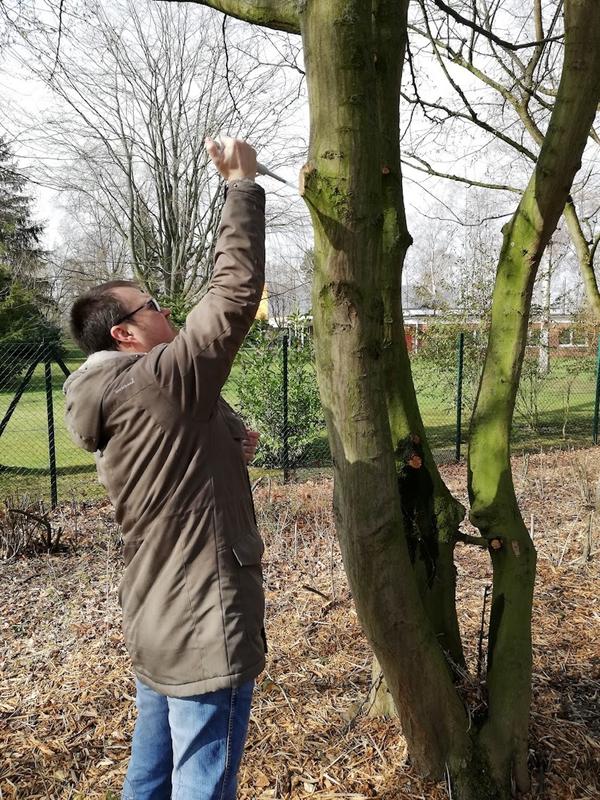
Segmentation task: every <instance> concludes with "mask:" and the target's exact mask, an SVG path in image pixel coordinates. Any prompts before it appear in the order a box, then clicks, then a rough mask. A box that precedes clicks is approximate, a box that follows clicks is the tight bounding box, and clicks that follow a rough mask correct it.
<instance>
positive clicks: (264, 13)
mask: <svg viewBox="0 0 600 800" xmlns="http://www.w3.org/2000/svg"><path fill="white" fill-rule="evenodd" d="M167 2H171V3H174V2H180V0H167ZM193 2H197V3H198V4H199V5H203V6H210V8H214V9H215V10H216V11H221V12H223V14H227V15H228V16H230V17H235V18H236V19H241V20H243V21H244V22H251V23H252V24H253V25H260V26H261V27H263V28H272V29H273V30H277V31H287V33H300V16H299V8H300V7H301V6H302V3H301V2H300V0H206V2H204V0H193Z"/></svg>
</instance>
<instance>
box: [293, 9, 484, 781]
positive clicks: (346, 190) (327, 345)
mask: <svg viewBox="0 0 600 800" xmlns="http://www.w3.org/2000/svg"><path fill="white" fill-rule="evenodd" d="M380 7H381V6H380ZM371 29H372V19H371V8H370V4H369V3H362V4H361V3H357V2H351V1H350V0H330V2H328V3H326V4H324V3H312V4H309V5H308V6H307V8H306V10H305V12H304V14H303V15H302V35H303V42H304V50H305V64H306V69H307V79H308V88H309V101H310V110H311V142H310V158H309V164H308V165H307V167H306V168H305V170H304V175H303V178H304V181H303V183H304V187H303V192H304V197H305V199H306V201H307V203H308V205H309V208H310V211H311V215H312V218H313V223H314V228H315V261H316V264H315V282H314V288H313V298H314V302H313V314H314V325H315V333H316V355H317V371H318V376H319V385H320V389H321V398H322V401H323V406H324V409H325V414H326V419H327V423H328V431H329V439H330V445H331V449H332V454H333V460H334V475H335V491H334V507H335V513H336V522H337V531H338V536H339V539H340V544H341V549H342V555H343V558H344V564H345V567H346V572H347V574H348V578H349V581H350V586H351V588H352V593H353V596H354V600H355V603H356V607H357V611H358V614H359V617H360V619H361V623H362V625H363V628H364V630H365V633H366V635H367V637H368V638H369V641H370V642H371V644H372V646H373V649H374V651H375V654H376V656H377V658H378V660H379V662H380V664H381V665H382V668H383V671H384V674H385V676H386V680H387V684H388V687H389V689H390V692H391V693H392V695H393V697H394V701H395V704H396V706H397V708H398V711H399V714H400V719H401V722H402V727H403V731H404V734H405V736H406V738H407V741H408V743H409V750H410V752H411V756H412V758H413V759H414V760H415V762H416V763H417V764H418V765H419V767H420V769H421V770H422V771H423V772H424V773H425V774H429V775H434V776H436V777H440V776H441V775H443V774H444V770H445V767H446V764H447V763H449V762H450V761H452V760H453V758H454V756H453V753H452V751H453V748H456V751H459V752H460V757H461V758H467V755H468V752H469V748H470V741H469V737H468V735H467V728H468V720H467V717H466V714H465V711H464V709H463V707H462V704H461V703H460V701H459V699H458V696H457V694H456V692H455V690H454V687H453V685H452V681H451V678H450V675H449V671H448V669H447V665H446V662H445V659H444V656H443V653H442V651H441V649H440V647H439V645H438V642H437V640H436V637H435V635H434V633H433V630H432V628H431V626H430V625H429V624H428V620H427V616H426V613H425V609H424V606H423V603H422V602H421V598H420V596H419V591H418V586H417V581H416V580H415V573H414V570H413V569H412V565H411V562H410V557H409V552H408V547H407V542H406V536H405V531H404V526H403V516H402V509H401V504H400V497H399V492H398V485H397V478H396V469H395V459H394V453H393V449H392V444H391V442H392V440H391V433H390V427H389V423H388V413H387V402H386V389H385V368H384V363H383V362H384V359H383V349H382V333H383V325H384V304H383V302H382V291H383V277H384V269H385V267H384V258H383V246H382V239H383V232H384V228H385V225H386V222H387V220H386V212H389V208H386V205H385V203H384V200H383V192H382V160H381V158H382V153H381V148H380V146H379V140H378V137H377V136H376V135H375V136H374V135H373V134H374V132H373V119H375V118H376V117H377V111H378V109H377V78H376V68H375V64H374V45H375V43H374V41H373V39H372V36H371ZM392 102H393V101H392ZM390 104H391V103H390ZM396 131H397V128H396ZM394 136H396V134H394ZM396 148H397V141H396ZM394 179H395V180H398V173H396V175H395V178H394ZM393 228H394V230H395V228H396V223H395V222H394V223H393ZM392 238H393V236H392ZM398 305H399V299H398Z"/></svg>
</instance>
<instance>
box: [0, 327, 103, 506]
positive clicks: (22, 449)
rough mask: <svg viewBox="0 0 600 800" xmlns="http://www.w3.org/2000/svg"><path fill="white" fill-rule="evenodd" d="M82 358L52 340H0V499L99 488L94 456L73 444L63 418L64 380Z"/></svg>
mask: <svg viewBox="0 0 600 800" xmlns="http://www.w3.org/2000/svg"><path fill="white" fill-rule="evenodd" d="M82 361H83V356H82V355H81V354H80V353H79V352H78V351H75V352H71V351H68V350H66V349H64V348H62V347H60V346H57V345H55V344H54V343H46V342H38V343H34V342H18V343H7V344H2V345H0V365H1V366H0V499H3V498H7V497H17V496H18V497H22V496H25V495H26V496H28V497H30V498H31V499H32V500H37V499H44V500H46V501H49V502H50V503H51V504H52V505H55V504H56V502H57V500H58V499H60V500H61V501H66V500H68V499H70V498H76V499H78V500H80V499H82V498H85V497H89V496H98V495H101V494H102V490H101V489H100V487H98V484H97V481H96V479H95V466H94V458H93V456H92V455H91V454H90V453H86V452H85V451H83V450H80V449H79V448H77V447H75V445H74V444H72V442H71V440H70V438H69V435H68V433H67V431H66V428H65V424H64V411H65V399H64V395H63V392H62V385H63V383H64V380H65V377H66V375H68V374H69V372H70V371H72V370H74V369H77V367H78V366H79V365H80V364H81V363H82Z"/></svg>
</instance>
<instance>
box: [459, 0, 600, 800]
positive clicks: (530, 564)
mask: <svg viewBox="0 0 600 800" xmlns="http://www.w3.org/2000/svg"><path fill="white" fill-rule="evenodd" d="M565 30H566V34H565V62H564V68H563V74H562V79H561V83H560V86H559V90H558V94H557V100H556V104H555V107H554V110H553V113H552V117H551V120H550V125H549V128H548V132H547V134H546V137H545V139H544V144H543V146H542V149H541V152H540V156H539V159H538V163H537V166H536V168H535V170H534V173H533V175H532V177H531V179H530V181H529V184H528V187H527V189H526V190H525V193H524V195H523V198H522V200H521V202H520V204H519V207H518V209H517V211H516V213H515V215H514V217H513V219H512V220H511V222H510V223H509V224H508V225H507V226H506V228H505V230H504V242H503V247H502V251H501V254H500V261H499V265H498V272H497V278H496V284H495V289H494V295H493V304H492V317H491V329H490V337H489V345H488V351H487V355H486V361H485V365H484V369H483V374H482V379H481V384H480V388H479V392H478V397H477V402H476V407H475V411H474V414H473V422H472V427H471V435H470V442H471V444H470V450H469V492H470V496H471V506H472V507H471V519H472V521H473V523H474V524H475V525H476V526H477V527H479V529H480V530H481V532H482V534H483V535H484V536H485V537H486V538H489V539H491V538H494V537H497V538H499V539H500V540H501V541H502V547H501V548H500V549H497V550H495V551H493V552H492V565H493V596H492V609H491V619H490V637H489V638H490V640H489V652H488V669H487V686H488V694H489V714H488V719H487V722H486V723H485V725H484V727H483V729H482V732H481V739H482V742H483V744H484V746H485V748H486V750H487V753H488V758H489V760H490V763H491V764H492V765H493V768H494V771H495V774H496V776H497V779H498V781H504V782H505V781H506V780H507V778H508V777H509V776H510V775H511V774H512V775H513V776H514V778H515V780H516V784H517V787H518V788H519V789H520V790H522V791H526V790H527V789H528V787H529V777H528V770H527V730H528V717H529V703H530V692H531V690H530V685H531V604H532V594H533V584H534V580H535V566H536V553H535V549H534V547H533V544H532V542H531V539H530V537H529V534H528V532H527V529H526V526H525V524H524V522H523V519H522V517H521V514H520V511H519V508H518V504H517V500H516V496H515V491H514V485H513V480H512V473H511V466H510V428H511V422H512V416H513V411H514V404H515V393H516V386H517V385H518V379H519V375H520V371H521V365H522V360H523V354H524V350H525V342H526V334H527V322H528V318H529V311H530V305H531V294H532V288H533V282H534V279H535V275H536V271H537V268H538V265H539V262H540V259H541V256H542V253H543V251H544V248H545V246H546V244H547V243H548V241H549V239H550V237H551V235H552V233H553V232H554V229H555V227H556V224H557V222H558V219H559V217H560V214H561V212H562V210H563V208H564V205H565V202H566V200H567V196H568V193H569V190H570V187H571V184H572V181H573V178H574V176H575V174H576V172H577V170H578V169H579V166H580V163H581V154H582V152H583V149H584V147H585V144H586V140H587V137H588V134H589V130H590V126H591V124H592V121H593V118H594V115H595V112H596V109H597V105H598V101H599V100H600V50H599V49H598V47H597V42H598V41H599V40H600V6H599V5H598V3H597V2H595V1H594V0H571V2H566V3H565Z"/></svg>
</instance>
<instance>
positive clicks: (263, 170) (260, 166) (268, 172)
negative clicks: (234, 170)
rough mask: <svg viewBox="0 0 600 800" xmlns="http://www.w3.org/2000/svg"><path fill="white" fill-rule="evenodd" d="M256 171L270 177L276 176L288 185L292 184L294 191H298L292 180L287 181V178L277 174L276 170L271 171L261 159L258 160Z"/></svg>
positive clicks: (277, 179)
mask: <svg viewBox="0 0 600 800" xmlns="http://www.w3.org/2000/svg"><path fill="white" fill-rule="evenodd" d="M256 171H257V173H258V174H259V175H268V176H269V178H275V180H276V181H280V182H281V183H285V185H286V186H291V188H292V189H294V191H297V188H298V187H297V186H294V184H293V183H290V181H286V179H285V178H282V177H281V175H277V173H275V172H271V170H270V169H269V168H268V167H265V165H264V164H261V163H260V161H257V162H256Z"/></svg>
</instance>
